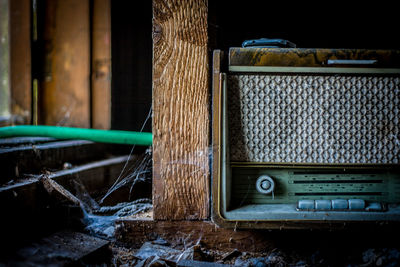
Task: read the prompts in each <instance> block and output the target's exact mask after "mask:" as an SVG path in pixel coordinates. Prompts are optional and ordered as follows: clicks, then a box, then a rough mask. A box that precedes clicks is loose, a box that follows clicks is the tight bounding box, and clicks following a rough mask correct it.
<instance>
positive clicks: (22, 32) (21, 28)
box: [9, 0, 32, 124]
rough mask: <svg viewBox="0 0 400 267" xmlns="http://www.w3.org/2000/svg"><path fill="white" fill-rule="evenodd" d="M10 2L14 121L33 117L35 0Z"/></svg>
mask: <svg viewBox="0 0 400 267" xmlns="http://www.w3.org/2000/svg"><path fill="white" fill-rule="evenodd" d="M9 4H10V85H11V114H12V115H13V119H12V120H13V121H14V122H16V123H21V124H24V123H25V124H29V123H30V121H31V102H32V90H31V32H30V30H31V27H30V26H31V6H30V4H31V1H30V0H15V1H14V0H13V1H9Z"/></svg>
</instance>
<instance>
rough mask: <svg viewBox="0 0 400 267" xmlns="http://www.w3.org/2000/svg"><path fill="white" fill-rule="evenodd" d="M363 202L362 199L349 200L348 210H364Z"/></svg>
mask: <svg viewBox="0 0 400 267" xmlns="http://www.w3.org/2000/svg"><path fill="white" fill-rule="evenodd" d="M364 209H365V201H364V200H363V199H349V210H364Z"/></svg>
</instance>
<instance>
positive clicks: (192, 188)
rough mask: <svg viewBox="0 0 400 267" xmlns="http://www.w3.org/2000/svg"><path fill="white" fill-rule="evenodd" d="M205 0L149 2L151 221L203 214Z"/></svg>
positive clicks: (206, 192) (206, 184)
mask: <svg viewBox="0 0 400 267" xmlns="http://www.w3.org/2000/svg"><path fill="white" fill-rule="evenodd" d="M207 39H208V38H207V1H201V0H188V1H182V2H175V1H172V0H167V1H162V0H155V1H153V43H154V44H153V136H154V137H153V164H154V165H153V205H154V217H155V218H156V219H160V220H164V219H173V220H179V219H204V218H207V217H208V216H209V163H208V160H209V158H208V154H209V153H208V145H209V91H208V78H209V77H208V50H207V48H208V47H207V41H208V40H207Z"/></svg>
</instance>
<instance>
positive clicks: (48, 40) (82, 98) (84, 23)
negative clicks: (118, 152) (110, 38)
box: [39, 0, 90, 127]
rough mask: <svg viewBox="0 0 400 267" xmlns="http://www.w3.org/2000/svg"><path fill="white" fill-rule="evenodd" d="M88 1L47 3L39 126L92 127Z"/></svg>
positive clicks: (54, 0) (50, 0) (55, 0)
mask: <svg viewBox="0 0 400 267" xmlns="http://www.w3.org/2000/svg"><path fill="white" fill-rule="evenodd" d="M89 15H90V14H89V0H69V1H63V0H47V1H46V19H45V26H46V28H45V30H44V39H45V53H46V55H45V58H44V68H45V70H44V72H45V73H44V76H45V77H44V78H43V79H44V80H43V81H42V82H41V84H40V90H39V123H40V124H47V125H61V126H76V127H90V27H89V24H90V23H89V17H90V16H89Z"/></svg>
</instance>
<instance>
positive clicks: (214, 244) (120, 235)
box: [115, 219, 272, 252]
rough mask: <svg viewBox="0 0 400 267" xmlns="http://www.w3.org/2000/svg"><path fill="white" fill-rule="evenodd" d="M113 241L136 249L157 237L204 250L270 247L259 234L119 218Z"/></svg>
mask: <svg viewBox="0 0 400 267" xmlns="http://www.w3.org/2000/svg"><path fill="white" fill-rule="evenodd" d="M115 231H116V232H115V237H116V239H117V241H120V242H123V243H125V244H129V245H131V246H133V247H136V248H138V247H140V246H141V245H142V244H143V243H144V242H146V241H149V240H152V239H154V237H159V238H162V239H164V240H165V241H167V242H168V243H170V244H171V245H172V246H173V247H190V246H191V245H195V244H196V243H197V242H199V243H200V244H201V245H202V246H204V247H205V248H207V249H218V250H221V251H230V250H232V249H238V250H241V251H249V252H259V251H263V250H266V249H267V248H269V247H272V246H271V241H269V242H268V240H267V239H265V238H263V236H262V235H261V233H262V232H260V231H255V230H246V231H235V230H232V229H224V228H219V227H217V226H216V225H215V224H213V223H212V222H210V221H153V220H147V221H145V220H141V221H140V220H129V219H120V220H117V221H116V222H115Z"/></svg>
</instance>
